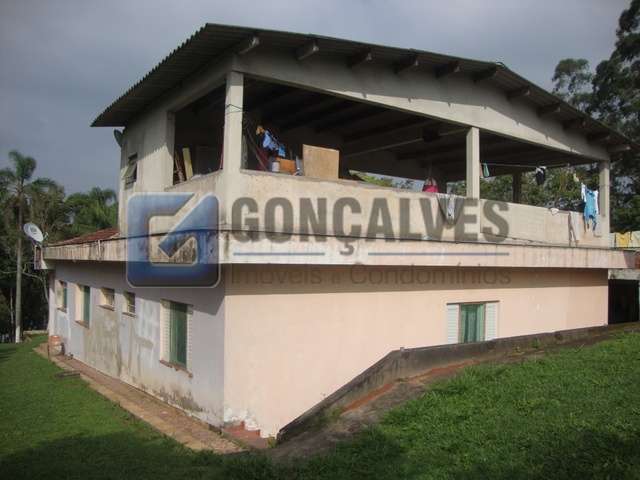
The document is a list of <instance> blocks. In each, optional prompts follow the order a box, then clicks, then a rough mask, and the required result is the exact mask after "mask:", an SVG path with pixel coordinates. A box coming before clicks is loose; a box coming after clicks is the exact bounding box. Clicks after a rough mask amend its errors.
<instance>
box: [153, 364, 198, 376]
mask: <svg viewBox="0 0 640 480" xmlns="http://www.w3.org/2000/svg"><path fill="white" fill-rule="evenodd" d="M160 363H161V364H162V365H164V366H165V367H169V368H173V369H174V370H176V371H178V372H184V373H186V374H187V375H189V378H193V373H191V372H190V371H189V370H187V368H186V367H183V366H182V365H177V364H175V363H171V362H167V361H166V360H160Z"/></svg>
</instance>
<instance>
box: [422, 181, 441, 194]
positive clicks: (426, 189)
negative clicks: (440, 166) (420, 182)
mask: <svg viewBox="0 0 640 480" xmlns="http://www.w3.org/2000/svg"><path fill="white" fill-rule="evenodd" d="M422 191H423V192H429V193H438V185H427V184H426V183H425V184H424V187H422Z"/></svg>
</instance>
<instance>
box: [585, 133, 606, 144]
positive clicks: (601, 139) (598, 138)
mask: <svg viewBox="0 0 640 480" xmlns="http://www.w3.org/2000/svg"><path fill="white" fill-rule="evenodd" d="M609 140H611V134H610V133H609V132H598V133H592V134H591V135H587V141H588V142H589V143H606V142H608V141H609Z"/></svg>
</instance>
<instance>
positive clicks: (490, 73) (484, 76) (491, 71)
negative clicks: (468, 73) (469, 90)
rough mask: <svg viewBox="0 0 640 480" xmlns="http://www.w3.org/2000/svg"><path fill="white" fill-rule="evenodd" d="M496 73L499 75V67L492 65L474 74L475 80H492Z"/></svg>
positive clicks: (476, 81) (477, 81)
mask: <svg viewBox="0 0 640 480" xmlns="http://www.w3.org/2000/svg"><path fill="white" fill-rule="evenodd" d="M496 75H498V67H490V68H487V69H486V70H483V71H481V72H478V73H476V74H475V75H473V81H474V82H475V83H479V82H482V81H484V80H490V79H492V78H494V77H495V76H496Z"/></svg>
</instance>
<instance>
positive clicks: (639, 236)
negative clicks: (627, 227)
mask: <svg viewBox="0 0 640 480" xmlns="http://www.w3.org/2000/svg"><path fill="white" fill-rule="evenodd" d="M629 246H630V247H632V248H640V231H636V232H631V241H630V242H629Z"/></svg>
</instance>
